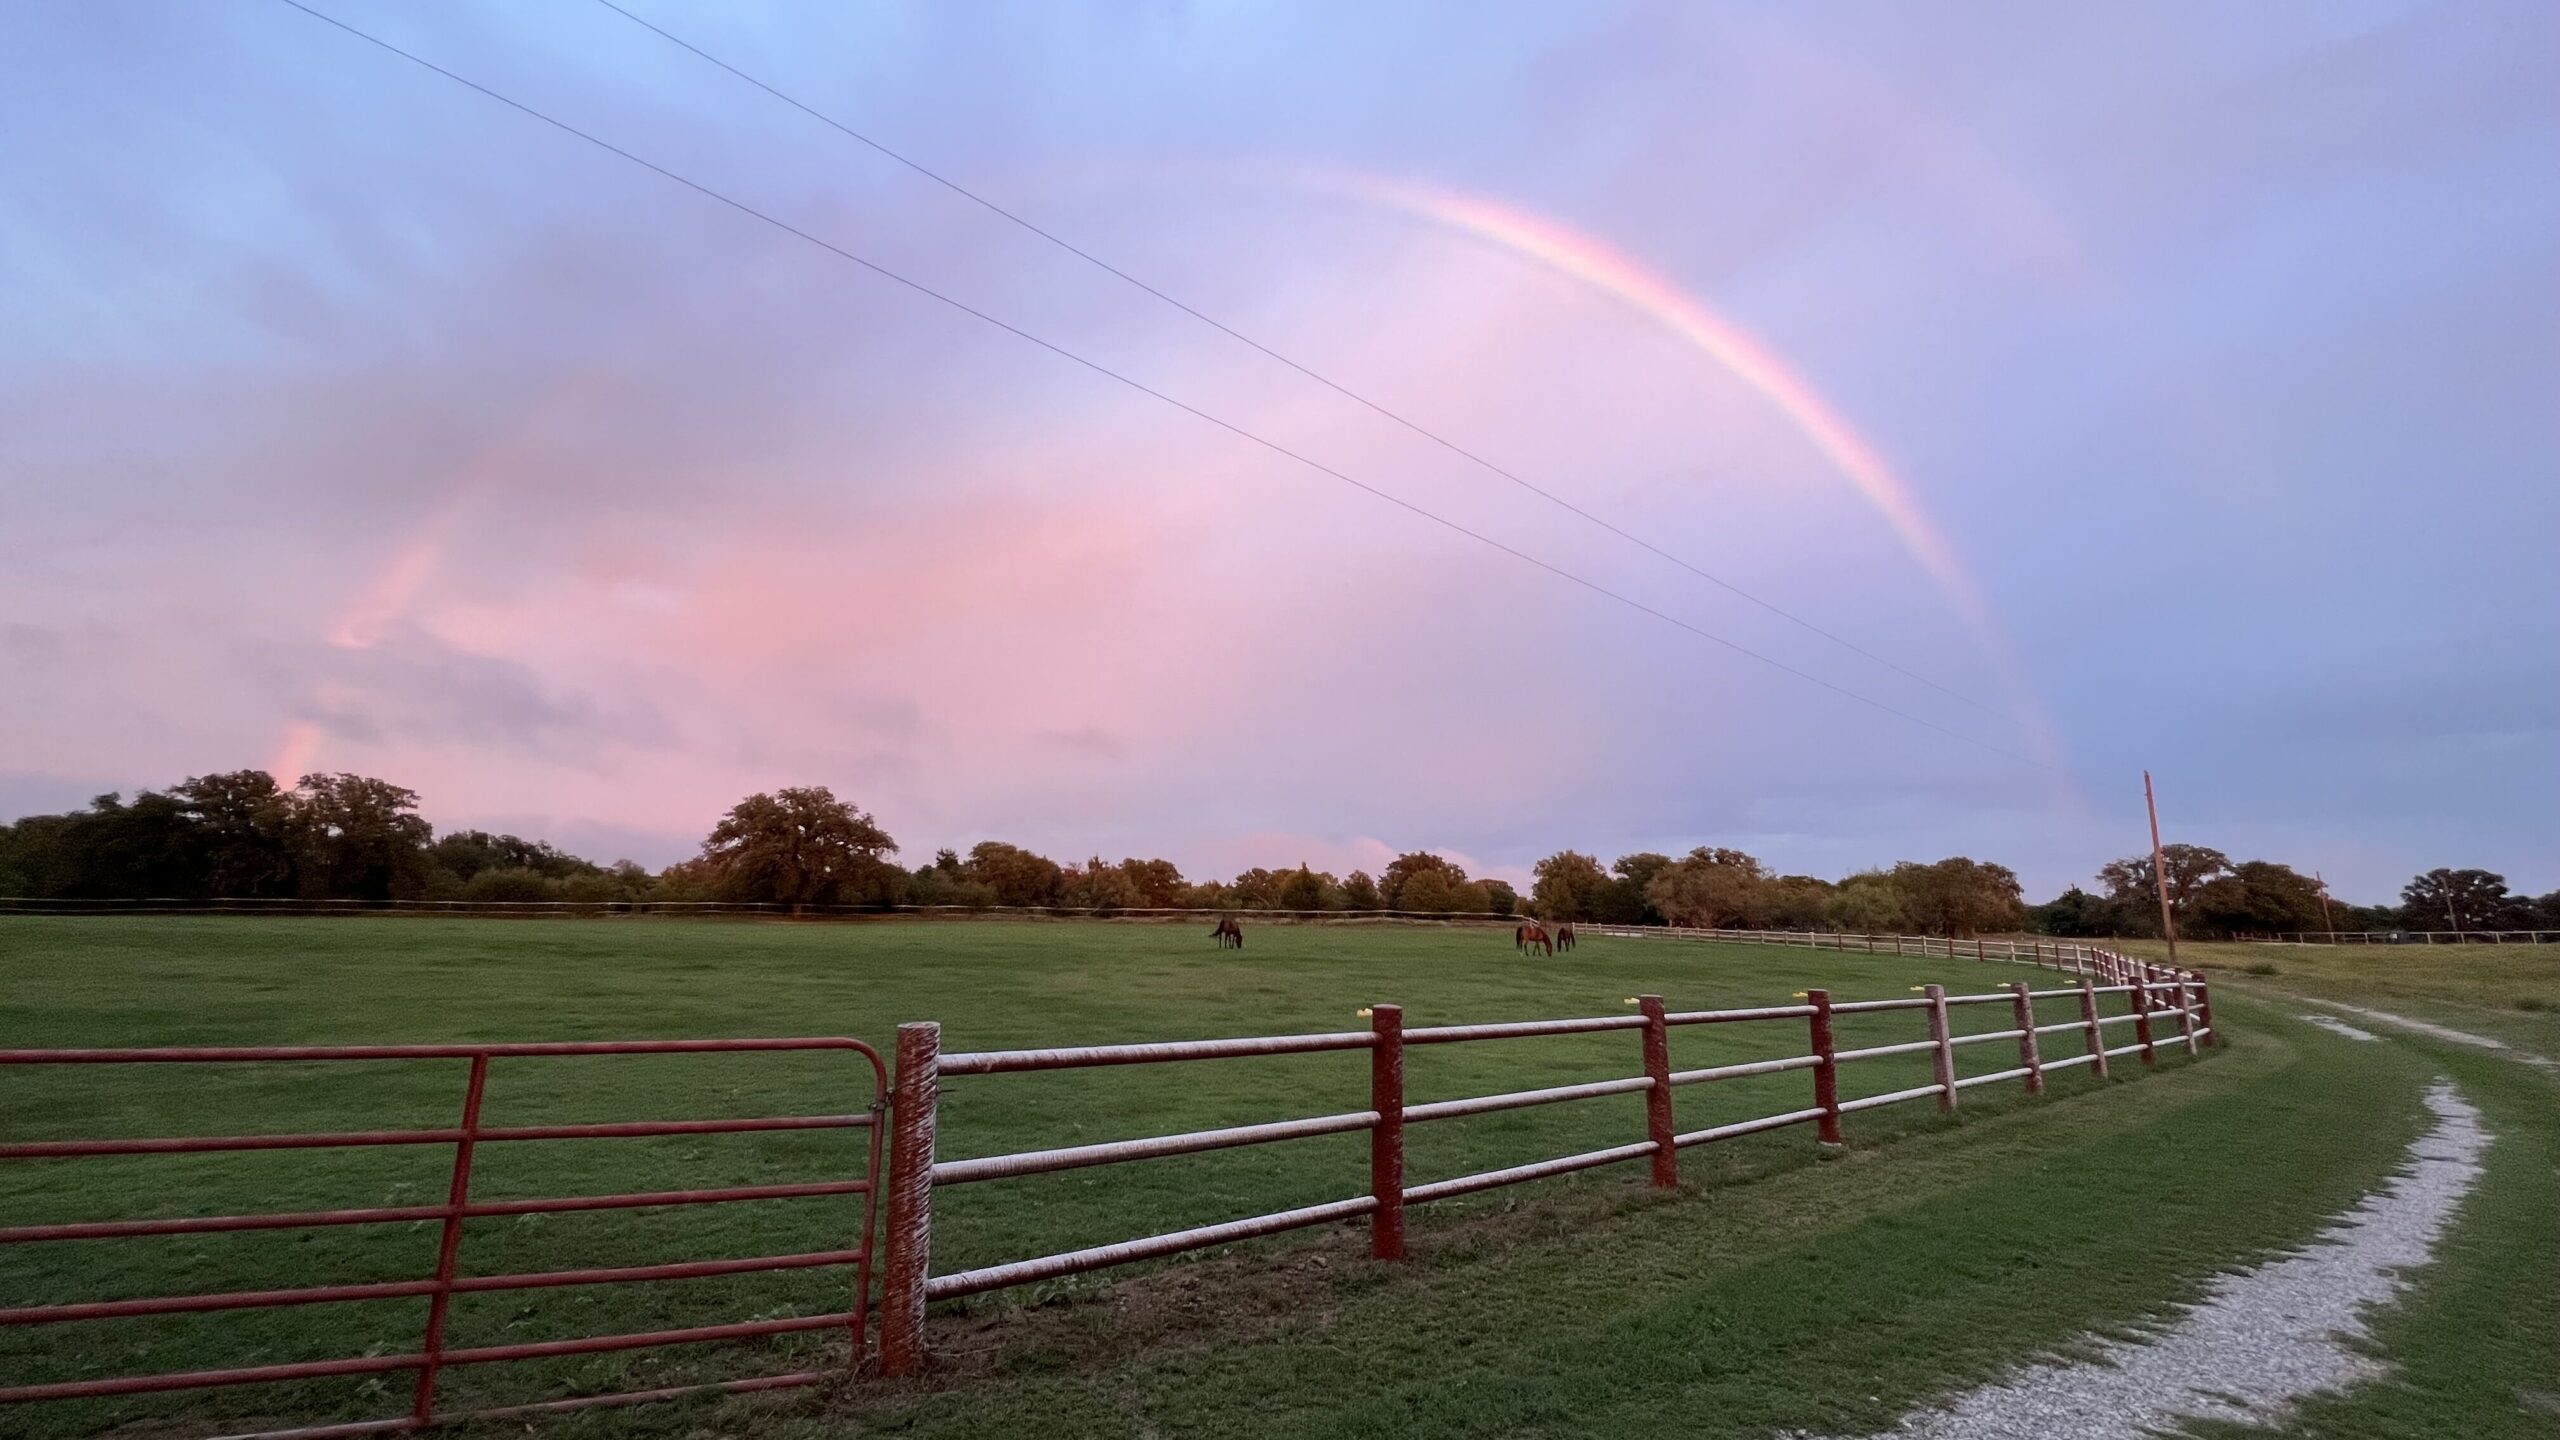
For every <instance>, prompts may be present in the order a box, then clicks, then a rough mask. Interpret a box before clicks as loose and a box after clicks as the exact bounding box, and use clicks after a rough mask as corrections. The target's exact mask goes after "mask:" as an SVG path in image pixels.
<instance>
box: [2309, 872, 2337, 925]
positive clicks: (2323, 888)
mask: <svg viewBox="0 0 2560 1440" xmlns="http://www.w3.org/2000/svg"><path fill="white" fill-rule="evenodd" d="M2311 883H2312V884H2314V885H2317V886H2319V887H2320V923H2321V924H2323V925H2326V926H2328V927H2329V933H2330V934H2331V935H2332V936H2334V935H2336V934H2337V933H2338V917H2337V916H2335V915H2332V914H2330V913H2329V882H2328V881H2326V880H2323V879H2321V878H2320V872H2319V871H2317V870H2314V871H2312V872H2311Z"/></svg>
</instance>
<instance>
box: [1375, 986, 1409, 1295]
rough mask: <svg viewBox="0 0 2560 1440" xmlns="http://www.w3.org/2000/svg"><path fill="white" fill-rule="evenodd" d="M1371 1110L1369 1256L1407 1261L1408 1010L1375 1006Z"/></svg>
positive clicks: (1398, 1007) (1391, 1006)
mask: <svg viewBox="0 0 2560 1440" xmlns="http://www.w3.org/2000/svg"><path fill="white" fill-rule="evenodd" d="M1369 1034H1370V1035H1371V1036H1372V1037H1373V1038H1372V1039H1371V1041H1370V1044H1369V1108H1370V1109H1372V1110H1375V1111H1377V1112H1378V1123H1377V1124H1376V1125H1374V1126H1372V1127H1370V1130H1369V1193H1370V1194H1371V1195H1373V1196H1376V1197H1377V1201H1378V1208H1377V1210H1376V1211H1375V1212H1374V1213H1373V1214H1371V1215H1370V1217H1369V1253H1370V1255H1372V1256H1373V1257H1375V1258H1377V1259H1380V1260H1401V1259H1403V1258H1404V1007H1403V1006H1401V1005H1373V1006H1371V1007H1370V1008H1369Z"/></svg>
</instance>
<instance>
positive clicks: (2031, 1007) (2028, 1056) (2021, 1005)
mask: <svg viewBox="0 0 2560 1440" xmlns="http://www.w3.org/2000/svg"><path fill="white" fill-rule="evenodd" d="M2009 993H2010V994H2011V995H2012V996H2014V997H2016V998H2015V999H2013V1000H2012V1001H2011V1002H2010V1008H2011V1009H2012V1010H2014V1011H2016V1012H2017V1015H2018V1024H2017V1027H2016V1028H2017V1031H2018V1063H2019V1064H2021V1065H2024V1066H2025V1067H2027V1093H2028V1094H2030V1095H2041V1094H2043V1093H2044V1056H2043V1055H2042V1054H2040V1053H2038V1049H2037V1046H2036V1002H2035V997H2033V996H2031V995H2029V994H2028V993H2027V982H2026V981H2024V980H2014V981H2011V982H2010V984H2009Z"/></svg>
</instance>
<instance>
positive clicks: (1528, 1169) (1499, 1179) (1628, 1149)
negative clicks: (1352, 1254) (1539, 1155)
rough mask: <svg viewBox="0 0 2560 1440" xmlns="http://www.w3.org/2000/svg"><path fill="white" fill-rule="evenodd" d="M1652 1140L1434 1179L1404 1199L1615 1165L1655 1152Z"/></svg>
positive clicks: (1423, 1199)
mask: <svg viewBox="0 0 2560 1440" xmlns="http://www.w3.org/2000/svg"><path fill="white" fill-rule="evenodd" d="M1654 1149H1655V1146H1654V1143H1653V1142H1652V1141H1650V1140H1639V1141H1637V1142H1636V1143H1635V1144H1633V1145H1613V1146H1611V1147H1609V1148H1608V1149H1606V1150H1590V1151H1586V1152H1584V1153H1582V1154H1580V1155H1566V1156H1561V1157H1559V1158H1557V1159H1554V1160H1540V1161H1538V1162H1537V1163H1535V1164H1531V1165H1514V1166H1512V1167H1511V1168H1510V1169H1508V1170H1487V1171H1485V1172H1483V1173H1482V1174H1478V1175H1461V1176H1459V1177H1458V1178H1457V1179H1455V1180H1435V1181H1433V1182H1431V1183H1430V1184H1428V1185H1414V1186H1409V1187H1407V1188H1406V1190H1405V1192H1404V1202H1405V1203H1406V1204H1408V1205H1423V1204H1428V1203H1430V1202H1431V1201H1434V1200H1446V1199H1448V1198H1450V1197H1451V1196H1453V1195H1472V1194H1474V1193H1475V1192H1477V1191H1479V1190H1493V1189H1498V1188H1499V1187H1501V1186H1504V1185H1517V1184H1519V1183H1520V1182H1521V1181H1523V1180H1544V1179H1546V1178H1547V1177H1548V1176H1550V1175H1569V1174H1571V1173H1573V1172H1574V1171H1576V1170H1589V1169H1592V1168H1594V1167H1595V1166H1600V1165H1614V1164H1616V1163H1618V1162H1619V1161H1621V1160H1634V1159H1637V1158H1638V1157H1640V1156H1645V1155H1650V1154H1652V1153H1653V1152H1654Z"/></svg>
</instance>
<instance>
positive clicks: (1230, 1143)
mask: <svg viewBox="0 0 2560 1440" xmlns="http://www.w3.org/2000/svg"><path fill="white" fill-rule="evenodd" d="M1646 1083H1648V1084H1650V1083H1652V1082H1650V1081H1648V1082H1646ZM1406 1113H1407V1116H1408V1118H1410V1116H1411V1112H1410V1111H1408V1112H1406ZM1377 1123H1378V1112H1377V1111H1375V1110H1361V1111H1355V1112H1353V1113H1350V1114H1346V1115H1319V1116H1316V1117H1314V1118H1312V1119H1308V1120H1274V1121H1272V1122H1270V1123H1269V1124H1264V1125H1231V1126H1228V1127H1227V1128H1225V1129H1222V1130H1194V1131H1191V1132H1190V1133H1188V1134H1183V1135H1157V1136H1153V1137H1150V1138H1148V1139H1144V1140H1109V1141H1105V1142H1103V1143H1102V1144H1099V1145H1072V1146H1068V1147H1066V1148H1064V1149H1059V1150H1025V1151H1023V1152H1021V1153H1019V1154H1015V1155H989V1156H987V1157H985V1158H984V1159H979V1160H945V1161H942V1162H940V1163H938V1164H936V1165H935V1166H934V1167H933V1183H934V1184H936V1185H966V1184H968V1183H969V1182H971V1181H973V1180H1001V1179H1004V1178H1005V1177H1007V1176H1012V1175H1042V1174H1046V1173H1048V1172H1050V1171H1052V1170H1074V1169H1079V1168H1081V1167H1083V1166H1087V1165H1111V1164H1116V1163H1118V1162H1120V1161H1123V1160H1154V1159H1159V1158H1161V1157H1164V1156H1167V1155H1196V1154H1199V1153H1200V1152H1202V1151H1204V1150H1226V1149H1232V1148H1233V1147H1235V1146H1238V1145H1261V1144H1266V1143H1268V1142H1270V1141H1273V1140H1299V1139H1304V1138H1306V1137H1308V1136H1312V1135H1339V1134H1341V1133H1343V1132H1344V1131H1346V1130H1366V1129H1368V1128H1370V1127H1371V1126H1373V1125H1376V1124H1377Z"/></svg>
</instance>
